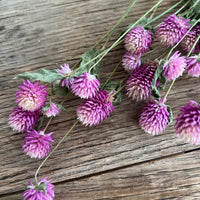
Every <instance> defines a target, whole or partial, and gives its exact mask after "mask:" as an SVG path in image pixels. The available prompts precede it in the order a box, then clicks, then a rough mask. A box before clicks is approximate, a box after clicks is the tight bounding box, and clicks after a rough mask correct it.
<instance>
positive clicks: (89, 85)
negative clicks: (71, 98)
mask: <svg viewBox="0 0 200 200" xmlns="http://www.w3.org/2000/svg"><path fill="white" fill-rule="evenodd" d="M99 86H100V82H99V80H98V79H96V77H95V76H94V75H91V74H89V73H87V72H85V73H83V74H81V75H80V76H79V77H75V78H74V80H73V83H72V85H71V89H72V92H73V93H74V94H75V95H77V96H79V97H81V98H83V99H88V98H91V97H93V96H95V94H96V93H97V92H98V91H99Z"/></svg>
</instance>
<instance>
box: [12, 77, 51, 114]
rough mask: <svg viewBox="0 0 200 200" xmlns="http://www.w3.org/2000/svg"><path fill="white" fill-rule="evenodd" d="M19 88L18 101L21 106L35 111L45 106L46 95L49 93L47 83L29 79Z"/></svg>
mask: <svg viewBox="0 0 200 200" xmlns="http://www.w3.org/2000/svg"><path fill="white" fill-rule="evenodd" d="M18 88H19V91H17V93H16V101H17V104H18V106H19V107H21V108H23V109H24V110H28V111H32V112H33V111H36V110H39V109H40V108H41V107H43V106H44V103H45V101H46V96H47V95H48V93H47V91H46V89H47V87H46V86H45V85H39V81H34V82H33V83H31V82H30V81H29V80H27V81H24V83H23V85H20V86H19V87H18Z"/></svg>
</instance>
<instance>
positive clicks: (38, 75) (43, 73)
mask: <svg viewBox="0 0 200 200" xmlns="http://www.w3.org/2000/svg"><path fill="white" fill-rule="evenodd" d="M20 78H23V79H25V80H27V79H29V80H30V81H35V80H38V81H43V82H47V83H52V82H54V81H56V80H61V79H62V78H63V76H62V75H61V74H60V73H59V72H58V71H57V70H56V69H53V70H46V69H43V68H42V69H39V70H38V71H37V72H35V73H31V72H25V73H24V74H18V75H17V76H16V77H14V79H20Z"/></svg>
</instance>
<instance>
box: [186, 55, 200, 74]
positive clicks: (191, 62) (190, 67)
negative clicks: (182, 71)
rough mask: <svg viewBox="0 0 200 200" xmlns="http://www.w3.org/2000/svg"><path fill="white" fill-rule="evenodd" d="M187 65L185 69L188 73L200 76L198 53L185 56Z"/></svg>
mask: <svg viewBox="0 0 200 200" xmlns="http://www.w3.org/2000/svg"><path fill="white" fill-rule="evenodd" d="M186 62H187V67H186V71H187V73H188V75H190V76H192V77H199V76H200V54H199V56H197V55H195V56H191V57H189V58H187V60H186Z"/></svg>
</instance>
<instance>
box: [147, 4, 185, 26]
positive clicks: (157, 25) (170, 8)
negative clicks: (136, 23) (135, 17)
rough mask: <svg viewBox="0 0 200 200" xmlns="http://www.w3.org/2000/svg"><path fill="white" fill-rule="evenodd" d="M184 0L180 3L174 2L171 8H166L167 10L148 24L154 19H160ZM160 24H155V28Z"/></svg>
mask: <svg viewBox="0 0 200 200" xmlns="http://www.w3.org/2000/svg"><path fill="white" fill-rule="evenodd" d="M183 1H184V0H181V1H179V2H178V3H176V4H174V5H173V6H172V7H171V8H169V9H168V10H166V11H165V12H163V13H162V14H160V15H158V16H157V17H155V18H154V19H153V20H151V21H150V22H148V23H147V24H150V23H152V22H154V21H156V20H157V19H159V18H160V17H162V16H163V15H165V14H166V13H168V12H169V11H171V10H172V9H174V8H175V7H176V6H178V5H179V4H181V3H182V2H183ZM159 25H160V24H158V25H157V26H155V28H157V27H158V26H159Z"/></svg>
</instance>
